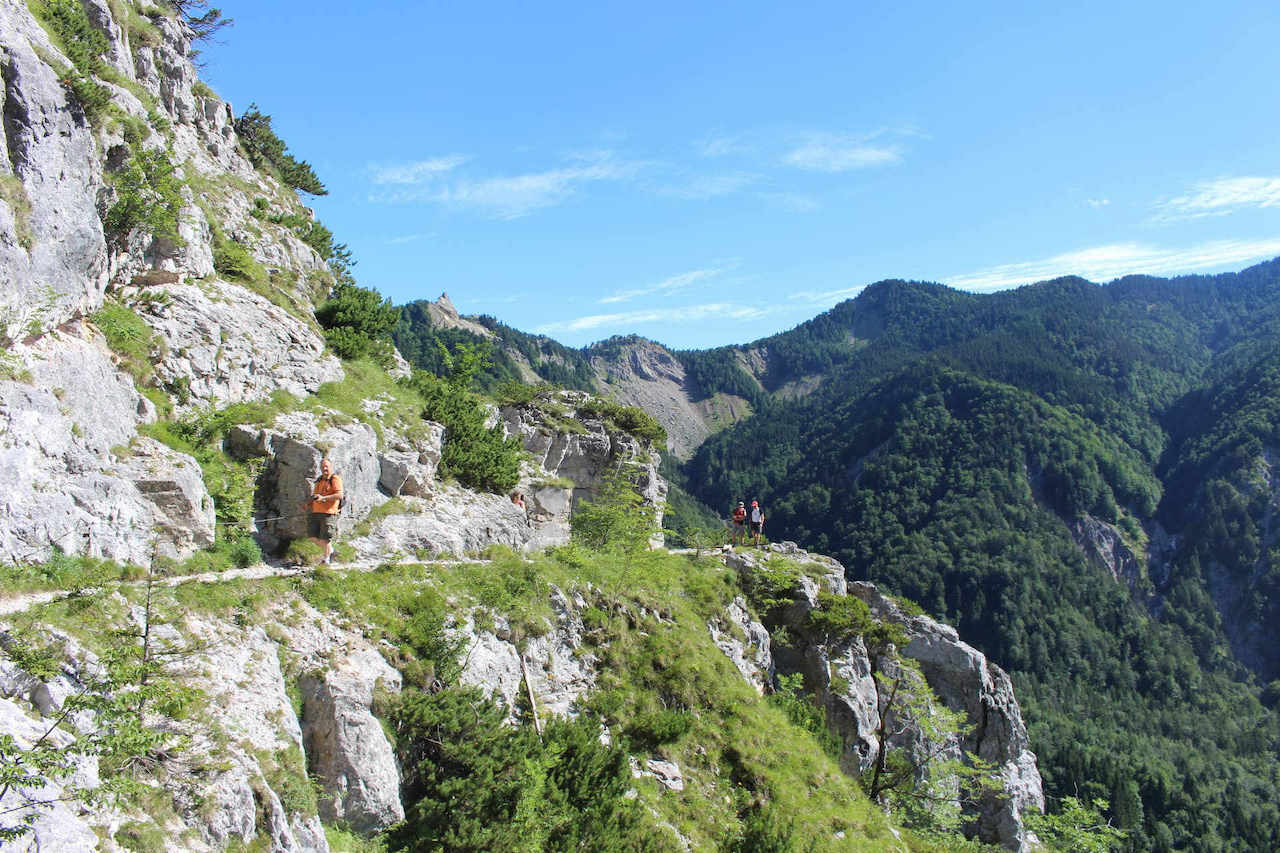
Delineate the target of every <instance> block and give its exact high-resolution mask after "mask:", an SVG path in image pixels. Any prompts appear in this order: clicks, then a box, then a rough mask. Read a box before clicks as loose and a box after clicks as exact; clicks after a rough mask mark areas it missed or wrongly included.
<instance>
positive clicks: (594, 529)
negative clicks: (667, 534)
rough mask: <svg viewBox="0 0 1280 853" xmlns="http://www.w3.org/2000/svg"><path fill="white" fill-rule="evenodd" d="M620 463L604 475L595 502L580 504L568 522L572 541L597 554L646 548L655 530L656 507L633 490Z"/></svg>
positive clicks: (625, 469)
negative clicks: (599, 552)
mask: <svg viewBox="0 0 1280 853" xmlns="http://www.w3.org/2000/svg"><path fill="white" fill-rule="evenodd" d="M630 467H631V466H629V465H627V464H625V463H624V464H620V465H619V466H618V467H617V468H615V469H613V470H612V471H610V472H609V473H608V474H606V475H605V478H604V482H603V483H601V486H600V491H599V494H598V495H597V497H596V499H595V500H590V501H582V502H581V503H579V504H578V506H577V507H575V508H574V511H573V516H572V517H571V518H570V519H569V527H570V529H571V531H572V535H573V540H574V541H575V542H577V543H579V544H581V545H585V546H586V547H588V548H592V549H594V550H597V551H616V552H621V553H636V552H638V551H643V550H645V549H646V548H647V547H648V546H649V537H651V536H653V534H654V533H655V532H656V531H657V515H656V508H655V507H653V506H650V505H649V504H647V503H645V500H644V498H643V497H641V496H640V494H639V493H638V492H637V491H636V487H635V484H634V483H632V481H631V477H630V473H629V471H628V469H629V468H630Z"/></svg>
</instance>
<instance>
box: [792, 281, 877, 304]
mask: <svg viewBox="0 0 1280 853" xmlns="http://www.w3.org/2000/svg"><path fill="white" fill-rule="evenodd" d="M866 287H867V286H866V285H865V284H859V285H856V286H854V287H842V288H840V289H838V290H797V291H796V292H795V293H791V294H788V296H787V298H788V299H790V300H791V301H792V302H800V303H803V304H805V305H825V304H830V303H832V302H840V301H842V300H845V299H852V298H853V297H855V296H857V295H858V294H859V293H861V292H862V291H863V290H866Z"/></svg>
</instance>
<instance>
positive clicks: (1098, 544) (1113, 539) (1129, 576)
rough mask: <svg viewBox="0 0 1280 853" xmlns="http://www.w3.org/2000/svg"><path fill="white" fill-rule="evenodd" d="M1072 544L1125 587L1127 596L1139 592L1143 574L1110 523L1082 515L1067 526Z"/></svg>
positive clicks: (1136, 559) (1117, 531) (1140, 564)
mask: <svg viewBox="0 0 1280 853" xmlns="http://www.w3.org/2000/svg"><path fill="white" fill-rule="evenodd" d="M1067 526H1068V527H1069V528H1070V530H1071V536H1072V538H1073V539H1075V542H1076V545H1077V546H1079V548H1080V550H1081V551H1083V552H1084V555H1085V556H1086V557H1088V558H1089V559H1090V560H1092V561H1093V562H1094V563H1096V564H1097V565H1099V566H1102V567H1103V568H1105V569H1106V570H1107V571H1109V572H1110V573H1111V577H1113V578H1115V580H1116V581H1117V582H1122V583H1125V584H1127V585H1128V587H1129V592H1130V594H1133V595H1138V594H1139V593H1140V592H1141V591H1142V587H1143V586H1144V581H1145V577H1144V575H1145V572H1144V571H1143V566H1142V563H1141V562H1140V561H1139V559H1138V557H1137V555H1135V554H1134V553H1133V551H1132V549H1130V548H1129V546H1128V545H1126V544H1124V537H1123V536H1122V535H1121V534H1120V531H1119V530H1118V529H1117V528H1116V527H1115V525H1113V524H1108V523H1107V522H1105V521H1102V520H1101V519H1097V518H1094V517H1093V516H1091V515H1083V516H1081V517H1079V518H1077V519H1075V520H1073V521H1072V522H1071V523H1070V524H1068V525H1067Z"/></svg>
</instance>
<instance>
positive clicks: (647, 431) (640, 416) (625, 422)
mask: <svg viewBox="0 0 1280 853" xmlns="http://www.w3.org/2000/svg"><path fill="white" fill-rule="evenodd" d="M578 414H579V416H586V417H589V418H598V419H599V420H601V421H604V422H605V423H606V424H609V425H612V426H613V427H615V428H617V429H620V430H622V431H623V432H627V433H630V434H631V435H633V436H635V437H636V438H639V439H641V440H643V441H648V442H650V443H652V444H653V445H654V446H656V447H664V446H665V445H666V443H667V431H666V430H665V429H663V427H662V424H660V423H658V422H657V420H655V419H654V417H653V415H651V414H649V413H648V412H646V411H645V410H644V409H638V408H636V407H635V406H624V405H622V404H621V403H615V402H614V401H613V400H604V399H601V398H598V397H593V398H591V399H590V400H587V401H586V402H585V403H583V404H582V405H580V406H578Z"/></svg>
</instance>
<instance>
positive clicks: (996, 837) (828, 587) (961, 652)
mask: <svg viewBox="0 0 1280 853" xmlns="http://www.w3.org/2000/svg"><path fill="white" fill-rule="evenodd" d="M774 555H782V556H784V557H786V558H787V559H788V560H790V561H793V562H794V564H797V565H799V566H801V567H803V569H804V573H803V574H800V575H798V577H797V578H796V582H795V586H794V588H793V589H792V591H791V595H792V596H793V599H792V603H791V604H790V605H789V606H787V607H786V608H785V609H784V610H783V611H781V613H780V614H779V616H778V619H779V622H778V624H776V625H773V626H771V627H775V628H776V627H785V628H787V629H789V631H790V632H791V636H792V637H793V638H795V640H796V642H794V643H793V644H791V645H789V646H788V647H785V648H781V649H779V648H775V649H773V652H772V654H770V655H769V656H768V660H769V661H770V664H771V665H772V666H773V667H774V668H776V671H777V672H779V673H783V674H787V673H800V674H802V675H803V676H804V678H805V682H806V684H807V685H809V686H810V688H811V689H813V690H815V691H816V693H817V696H818V698H819V701H821V703H822V704H823V705H824V706H825V709H826V711H827V720H828V725H829V726H831V728H832V729H833V731H834V733H835V734H836V735H838V736H839V738H840V740H841V742H842V744H843V745H844V753H843V755H842V758H841V764H842V766H843V767H844V769H845V771H846V772H848V773H850V774H851V775H854V776H860V775H862V774H863V773H865V772H866V771H868V770H869V769H870V768H871V767H872V766H873V764H874V763H875V762H876V759H877V757H878V756H879V753H880V750H881V749H882V748H891V749H905V750H913V749H921V748H924V749H931V750H934V751H937V752H938V753H939V754H940V755H945V756H948V757H951V758H956V759H960V758H962V757H963V756H964V755H965V754H966V753H967V754H971V755H973V756H976V757H977V758H979V759H981V760H983V761H986V762H990V763H991V764H992V765H993V766H994V767H995V768H996V773H997V775H998V777H999V781H1000V787H1001V789H1002V790H1001V792H1000V794H998V795H996V794H987V795H985V796H984V797H983V799H982V801H981V802H980V803H979V804H978V805H977V806H976V807H974V806H970V807H968V808H969V812H970V814H969V817H970V819H971V822H972V827H973V833H974V834H975V835H976V837H978V838H979V839H980V840H982V841H984V842H987V843H990V844H999V845H1001V846H1004V847H1007V848H1009V849H1012V850H1030V849H1033V847H1034V845H1033V843H1032V842H1031V840H1030V838H1029V836H1028V833H1027V831H1026V829H1025V828H1024V827H1023V824H1022V817H1021V816H1022V814H1023V813H1024V812H1025V811H1026V810H1028V809H1035V810H1037V811H1043V810H1044V793H1043V790H1042V785H1041V779H1040V773H1039V771H1038V770H1037V768H1036V757H1035V754H1034V753H1033V752H1032V751H1031V742H1030V739H1029V738H1028V736H1027V727H1026V723H1025V722H1024V721H1023V719H1022V712H1021V710H1020V709H1019V707H1018V701H1017V699H1016V698H1015V697H1014V694H1013V683H1012V682H1011V681H1010V679H1009V676H1008V675H1007V674H1006V673H1005V672H1004V671H1003V670H1002V669H1000V667H998V666H996V665H995V664H993V663H991V662H990V661H988V660H987V659H986V657H985V656H984V655H983V654H982V653H981V652H979V651H978V650H977V649H975V648H973V647H972V646H970V645H968V644H967V643H965V642H963V641H962V640H961V639H960V637H959V636H958V635H957V634H956V631H955V629H954V628H952V627H950V626H948V625H943V624H940V623H938V622H936V621H935V620H933V619H930V618H929V617H927V616H922V615H914V616H913V615H911V614H910V613H908V612H907V611H905V610H903V609H902V608H901V607H900V606H899V605H898V604H897V603H896V602H894V601H893V600H892V599H891V598H889V597H887V596H885V595H883V594H882V593H881V592H880V591H879V590H878V589H877V588H876V587H875V586H874V585H873V584H870V583H865V582H855V583H848V582H847V581H846V580H845V570H844V567H843V566H841V565H840V564H839V563H838V562H836V561H835V560H833V559H831V558H829V557H824V556H820V555H817V554H809V553H807V552H805V551H803V550H801V549H799V548H797V547H796V546H795V544H794V543H780V544H775V545H773V546H771V551H769V552H763V553H762V552H755V551H745V552H739V553H730V554H728V555H727V558H726V559H727V562H728V564H729V565H730V566H731V567H733V568H735V569H736V570H737V571H738V572H739V574H740V575H742V576H744V577H746V578H748V580H747V582H748V583H750V580H749V578H750V576H752V575H754V574H758V573H759V572H761V571H762V570H765V569H766V568H767V567H768V566H769V563H770V557H772V556H774ZM824 593H825V594H830V595H834V596H838V597H844V596H854V597H856V598H858V599H860V600H861V601H863V602H864V603H866V604H867V605H868V607H869V608H870V611H871V614H872V616H873V617H874V618H875V620H876V621H878V622H880V623H884V624H889V625H895V626H898V627H900V628H902V629H903V630H904V631H905V636H906V638H907V643H906V645H904V646H903V647H902V648H900V649H897V648H890V649H888V650H879V651H869V650H868V648H867V645H866V643H865V642H864V640H863V638H862V637H860V636H858V637H853V638H851V639H845V640H840V641H838V642H832V641H831V640H830V638H829V637H827V636H825V635H824V634H822V633H821V632H818V631H816V630H815V629H814V628H813V627H812V625H811V623H810V620H809V617H810V615H811V614H812V613H814V612H815V611H816V610H818V609H819V607H820V606H821V605H820V598H819V596H820V595H821V594H824ZM760 634H761V632H759V631H757V632H754V635H760ZM763 636H764V637H768V636H769V635H768V633H767V632H764V633H763ZM898 654H901V655H902V656H903V657H906V658H908V659H910V660H912V661H915V662H917V663H918V664H919V666H920V670H921V672H922V674H923V675H924V678H925V680H926V682H927V683H928V686H929V688H930V690H931V691H932V692H933V693H934V694H936V696H937V698H938V700H940V701H941V702H942V703H944V704H945V705H946V706H947V707H948V708H950V709H951V710H952V711H956V712H959V713H960V714H962V715H963V718H964V719H965V720H966V721H967V723H968V725H970V726H971V727H972V728H971V730H970V731H969V733H968V734H967V735H964V736H962V737H960V736H956V735H955V734H951V735H948V740H947V742H946V743H943V744H935V745H927V744H924V743H922V741H921V738H922V737H924V734H923V732H922V730H921V729H920V727H919V725H918V721H916V720H913V719H912V718H911V714H910V712H904V710H903V709H902V708H900V707H898V706H895V705H891V702H892V699H891V698H890V691H889V690H888V689H887V688H886V687H885V682H884V681H882V680H881V679H878V678H877V677H876V673H892V672H893V670H894V668H895V663H894V658H895V657H896V656H897V655H898ZM740 668H741V667H740ZM755 671H756V672H760V671H762V668H760V667H757V669H756V670H755ZM751 680H753V681H755V680H756V679H755V678H752V679H751ZM904 713H905V719H904ZM885 715H891V716H894V717H896V718H897V719H896V720H895V721H894V722H893V724H892V725H889V726H887V729H888V731H890V732H897V734H895V735H893V736H892V737H888V738H884V737H883V735H882V732H883V731H884V729H882V725H881V724H882V721H883V718H884V717H885Z"/></svg>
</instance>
